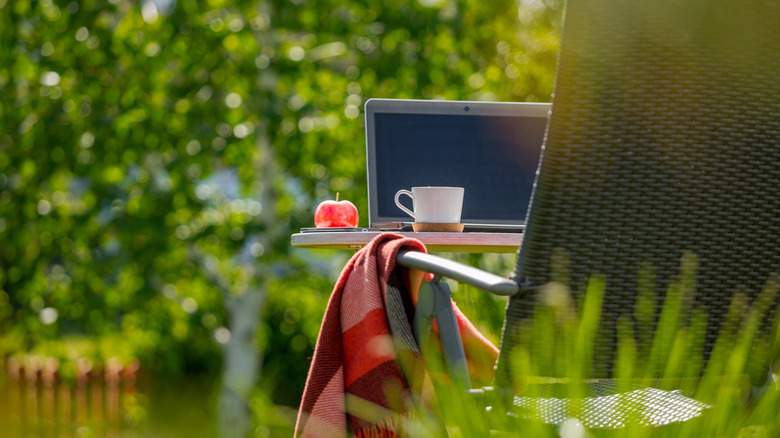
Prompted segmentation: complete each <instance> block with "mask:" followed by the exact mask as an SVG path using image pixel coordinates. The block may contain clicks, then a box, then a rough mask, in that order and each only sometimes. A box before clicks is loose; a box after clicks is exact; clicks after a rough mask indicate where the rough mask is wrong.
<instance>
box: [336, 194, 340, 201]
mask: <svg viewBox="0 0 780 438" xmlns="http://www.w3.org/2000/svg"><path fill="white" fill-rule="evenodd" d="M336 202H339V192H336Z"/></svg>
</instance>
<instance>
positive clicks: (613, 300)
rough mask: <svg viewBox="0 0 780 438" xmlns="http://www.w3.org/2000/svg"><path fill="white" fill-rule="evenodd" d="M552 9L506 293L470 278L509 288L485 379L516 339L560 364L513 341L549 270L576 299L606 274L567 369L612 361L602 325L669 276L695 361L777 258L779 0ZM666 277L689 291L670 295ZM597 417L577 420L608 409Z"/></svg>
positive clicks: (758, 374)
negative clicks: (691, 324) (553, 74)
mask: <svg viewBox="0 0 780 438" xmlns="http://www.w3.org/2000/svg"><path fill="white" fill-rule="evenodd" d="M564 23H565V25H564V32H563V39H562V47H561V52H560V58H559V65H558V73H557V78H556V85H555V94H554V97H553V106H552V113H551V116H550V119H549V123H548V130H547V136H546V140H545V145H544V151H543V157H542V161H541V164H540V167H539V172H538V175H537V180H536V184H535V189H534V196H533V199H532V201H531V207H530V210H529V215H528V218H527V229H526V231H525V235H524V237H523V243H522V247H521V248H520V250H519V253H518V257H517V267H516V270H515V272H514V273H513V275H512V280H513V281H514V282H515V283H516V284H517V285H518V287H519V293H516V294H513V292H511V288H512V287H511V286H510V285H507V284H506V283H503V282H501V281H499V280H496V279H494V278H493V279H491V278H488V277H483V280H481V283H480V284H481V287H483V288H485V289H490V288H491V287H493V286H494V285H499V286H496V287H498V288H499V289H502V290H503V292H501V293H506V294H513V295H512V297H511V298H510V300H509V304H508V306H507V311H506V317H505V323H504V328H503V334H502V341H501V355H500V357H499V360H498V363H497V367H496V387H498V388H511V387H512V385H513V383H515V385H516V381H517V376H513V375H512V367H511V366H510V363H511V362H512V355H513V353H514V352H516V351H518V350H517V349H518V348H524V349H525V350H526V352H527V353H528V354H530V355H531V356H532V357H534V358H536V359H537V363H538V364H539V366H538V367H537V368H536V369H535V371H540V370H541V371H545V372H547V374H546V376H547V377H552V378H556V377H563V376H562V375H561V374H562V373H564V371H562V370H564V369H565V366H566V364H565V363H563V364H562V363H561V358H558V357H555V356H553V355H550V354H547V353H546V352H545V349H546V348H548V347H549V345H550V344H548V343H544V342H542V343H538V344H537V345H528V342H529V341H528V337H527V332H528V328H529V327H533V325H534V323H535V322H534V321H535V316H538V315H537V313H538V312H537V311H536V310H535V309H537V307H538V301H539V297H540V294H542V293H544V290H545V285H548V284H549V283H550V282H551V281H553V280H565V283H568V286H569V290H570V291H571V294H572V296H573V301H574V302H578V301H580V299H581V297H582V294H583V291H584V290H585V288H586V286H587V284H588V281H589V279H590V278H592V276H593V275H598V276H599V278H603V280H604V282H605V285H606V286H605V287H606V289H605V293H604V296H603V303H602V305H601V321H600V323H599V325H598V328H597V329H595V330H596V336H595V341H594V344H593V348H592V350H593V358H592V367H590V369H588V370H586V372H585V375H584V376H583V377H587V378H591V379H598V378H608V377H613V376H614V375H615V373H614V372H613V371H614V368H615V364H616V357H617V350H618V348H617V346H618V337H619V335H618V331H619V330H618V329H617V328H616V327H618V326H619V325H620V324H621V321H624V322H625V321H627V322H628V323H630V324H631V325H633V324H637V325H639V324H640V323H642V322H643V321H642V319H643V318H644V319H646V321H644V322H647V323H649V325H650V326H651V327H653V326H654V325H655V324H657V323H658V321H659V318H662V316H661V309H662V307H663V304H664V300H665V299H666V300H667V301H668V300H669V299H668V298H664V297H665V296H666V291H667V290H668V289H669V288H670V287H671V288H672V290H677V291H678V292H677V295H675V297H676V298H675V299H679V300H680V303H681V304H680V306H682V307H684V308H685V309H688V310H691V311H692V313H693V314H696V311H698V312H699V316H704V318H700V321H703V326H702V331H703V341H702V342H703V344H702V345H701V346H700V347H701V348H700V350H699V351H701V367H704V366H705V365H706V363H707V361H708V360H709V358H710V355H711V354H713V348H714V347H715V344H716V339H717V337H718V334H719V333H721V332H722V330H724V329H731V328H730V327H729V322H728V321H727V320H728V318H727V315H728V314H729V306H730V305H732V297H733V296H734V292H735V291H739V292H740V295H739V296H740V297H741V298H740V299H742V301H740V303H742V304H744V305H746V306H747V305H753V304H754V303H757V305H760V306H763V308H762V310H763V311H765V313H767V314H774V313H775V311H776V308H777V299H776V298H775V297H773V296H764V298H762V300H763V301H761V300H759V298H758V297H759V294H760V293H761V291H762V289H763V288H764V287H765V285H766V284H767V281H768V280H769V279H770V277H771V276H772V275H774V274H776V273H777V272H778V271H779V270H780V3H778V2H774V1H768V0H757V1H751V2H731V1H696V0H685V1H683V0H570V1H569V2H568V4H567V7H566V13H565V21H564ZM418 256H419V255H412V254H404V255H403V256H402V257H401V258H400V259H399V262H400V263H401V264H405V265H407V266H413V267H416V268H418V269H427V270H429V271H432V272H436V273H439V274H441V275H444V276H450V277H456V278H457V279H458V281H466V282H468V281H469V280H468V279H467V278H465V277H469V274H468V273H467V272H466V271H469V272H471V271H470V270H465V268H461V267H457V266H455V265H452V264H450V263H445V264H444V265H443V266H445V267H443V268H442V267H438V268H437V267H436V266H437V264H439V262H440V261H439V260H437V259H436V258H435V257H418ZM555 260H558V261H562V262H560V263H557V262H555ZM681 260H682V261H683V265H685V264H689V265H690V264H695V265H696V268H695V276H691V275H687V276H686V274H685V273H684V272H683V271H685V270H684V269H683V271H681ZM480 275H483V274H478V275H477V276H480ZM484 278H488V279H487V280H484ZM686 278H687V280H686ZM681 281H682V282H683V283H685V281H688V283H689V284H688V285H687V286H686V285H685V284H683V285H682V286H680V282H681ZM488 283H490V284H488ZM675 285H677V286H680V287H682V288H683V289H685V288H686V287H688V289H690V290H691V291H693V290H695V292H691V294H690V296H683V295H685V294H684V293H680V292H679V290H680V287H678V288H676V289H675ZM653 290H654V291H656V292H655V294H653V293H649V294H647V293H646V292H647V291H653ZM507 291H508V292H507ZM643 291H644V292H643ZM643 293H645V295H644V296H643V295H642V294H643ZM681 294H682V295H681ZM670 296H672V295H670ZM681 297H682V298H681ZM643 300H644V301H643ZM759 301H760V302H759ZM642 306H644V307H643V309H644V313H643V310H642V309H640V307H642ZM648 309H649V311H648ZM733 309H734V308H732V311H733ZM634 310H637V312H635V311H634ZM643 315H644V316H643ZM621 318H622V319H621ZM771 322H772V321H771V320H770V318H769V317H766V318H763V320H762V321H761V323H760V324H759V325H758V329H757V330H758V336H768V335H769V332H770V330H771V328H772V325H771ZM672 335H673V333H672V334H670V336H672ZM554 336H556V335H555V333H551V334H550V339H551V342H554V341H553V339H554ZM656 338H657V336H656V334H655V333H653V332H652V331H651V332H650V333H649V334H647V333H645V335H644V337H643V335H642V333H639V332H637V333H636V337H635V340H634V341H635V342H636V345H637V351H638V355H639V357H640V358H642V357H644V358H645V359H647V360H649V361H650V362H652V358H650V359H648V357H649V356H652V355H656V356H658V355H666V354H670V351H669V350H670V349H671V348H672V344H673V339H666V340H664V339H661V340H660V342H659V341H656V344H655V347H651V344H652V343H653V340H654V339H656ZM651 348H660V350H658V351H649V350H650V349H651ZM765 356H766V355H763V356H762V357H761V358H759V359H756V360H757V361H758V362H759V363H758V364H757V365H756V366H754V367H753V368H752V369H753V370H754V371H755V372H753V373H752V375H751V378H752V380H753V382H754V383H755V384H761V383H762V379H764V378H765V376H766V370H767V367H768V361H769V359H768V358H767V357H765ZM640 360H641V359H640ZM648 366H652V364H650V365H648ZM695 371H701V368H699V369H697V370H695ZM686 373H687V374H686ZM690 373H691V369H690V367H689V368H687V369H686V370H685V371H684V372H682V371H681V374H686V375H690ZM659 374H660V373H654V372H653V370H649V371H648V372H647V374H646V375H647V376H651V377H657V376H658V375H659ZM610 385H611V384H607V385H606V386H607V388H606V389H605V385H604V384H598V385H592V386H591V389H592V390H593V392H591V394H590V395H591V396H593V397H596V398H598V397H599V396H606V394H607V393H609V391H610V390H611V389H614V388H613V386H614V385H612V386H610ZM552 397H555V396H552ZM602 399H603V397H602ZM519 404H521V403H520V402H518V401H517V400H516V401H515V405H519ZM594 409H595V410H598V407H596V408H594ZM683 417H685V415H683ZM599 421H600V420H599ZM599 421H595V420H594V422H591V423H587V424H588V425H590V426H593V427H600V426H604V425H607V424H606V423H609V421H611V420H604V421H602V422H599Z"/></svg>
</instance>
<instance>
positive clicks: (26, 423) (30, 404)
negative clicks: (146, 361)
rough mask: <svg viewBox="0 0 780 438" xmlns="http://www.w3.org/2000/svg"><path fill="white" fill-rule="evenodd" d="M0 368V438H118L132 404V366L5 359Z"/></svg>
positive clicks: (110, 362)
mask: <svg viewBox="0 0 780 438" xmlns="http://www.w3.org/2000/svg"><path fill="white" fill-rule="evenodd" d="M74 365H75V370H74V369H73V368H74ZM64 367H67V368H68V370H67V371H68V372H63V371H65V370H64V369H63V368H64ZM5 368H6V371H7V372H6V373H4V374H5V375H4V378H3V379H2V380H3V381H2V382H0V385H1V386H0V388H3V387H4V388H3V389H4V391H3V392H4V393H5V395H6V397H5V401H4V402H3V403H4V404H5V406H2V407H0V430H2V431H4V432H0V435H2V436H8V437H16V436H19V437H46V438H48V437H56V438H60V437H82V436H90V437H119V436H120V433H121V431H122V430H123V428H124V427H125V426H126V425H128V424H127V423H128V418H131V417H132V416H128V415H127V414H128V410H129V409H132V406H134V405H135V404H136V403H137V397H136V396H137V394H136V383H137V376H138V368H139V366H138V363H137V362H134V363H131V364H129V365H128V364H123V363H122V362H121V361H120V360H118V359H109V360H108V361H106V362H105V363H93V362H91V361H90V360H89V359H86V358H82V359H79V360H78V361H76V362H75V364H74V363H67V364H64V365H63V364H61V363H60V361H59V360H57V359H56V358H40V357H26V358H23V359H18V358H9V359H8V360H7V361H6V367H5Z"/></svg>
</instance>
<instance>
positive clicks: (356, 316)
mask: <svg viewBox="0 0 780 438" xmlns="http://www.w3.org/2000/svg"><path fill="white" fill-rule="evenodd" d="M401 249H413V250H417V251H422V252H425V251H426V250H425V246H424V245H423V244H422V242H420V241H419V240H417V239H412V238H407V237H403V236H401V235H398V234H392V233H384V234H381V235H379V236H377V237H376V238H375V239H374V240H373V241H371V242H370V243H369V244H368V245H367V246H366V247H365V248H363V249H362V250H360V251H358V252H357V253H356V254H355V255H354V256H353V257H352V258H351V259H350V261H349V262H348V263H347V265H346V267H345V268H344V270H343V271H342V273H341V275H340V276H339V279H338V281H337V282H336V286H335V288H334V291H333V294H332V295H331V298H330V301H329V303H328V307H327V309H326V311H325V317H324V319H323V322H322V328H321V330H320V334H319V338H318V339H317V345H316V347H315V350H314V357H313V359H312V364H311V368H310V370H309V375H308V377H307V380H306V388H305V390H304V393H303V399H302V400H301V407H300V410H299V412H298V421H297V424H296V436H304V437H331V436H333V437H345V436H347V435H348V434H349V435H354V436H358V437H361V436H366V437H373V436H406V435H407V433H408V431H409V430H410V429H411V428H410V427H409V424H408V421H409V420H410V419H411V418H413V416H414V412H415V410H416V409H419V408H423V409H425V410H427V411H433V410H435V400H434V399H435V397H434V393H433V389H432V386H431V383H430V379H429V378H428V376H427V374H426V373H425V370H424V367H423V364H422V360H421V357H420V353H419V350H418V348H417V345H416V342H415V340H414V337H413V335H412V329H411V323H410V321H411V320H412V317H413V312H414V303H416V301H417V300H416V297H417V293H418V292H419V286H420V281H421V280H422V277H423V275H422V273H419V272H413V271H408V270H406V269H400V268H399V269H395V268H396V265H395V258H396V255H397V254H398V251H399V250H401ZM455 313H456V316H457V319H458V325H459V327H460V331H461V335H462V337H463V341H464V346H465V348H466V355H467V359H468V361H469V366H470V370H471V371H472V372H476V373H477V376H475V377H476V379H475V380H477V381H478V380H480V379H479V377H483V380H489V379H484V377H485V375H486V374H490V373H492V364H493V362H494V361H495V359H496V356H497V354H498V350H497V349H496V348H495V347H494V346H493V345H492V344H491V343H490V342H489V341H488V340H487V339H485V338H484V337H483V336H482V335H481V334H480V333H479V332H478V331H477V330H476V329H475V328H474V326H473V325H472V324H471V323H470V322H469V321H468V320H467V319H466V317H465V316H463V314H462V313H461V312H460V310H458V309H457V307H455ZM480 374H481V376H480Z"/></svg>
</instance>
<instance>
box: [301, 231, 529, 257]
mask: <svg viewBox="0 0 780 438" xmlns="http://www.w3.org/2000/svg"><path fill="white" fill-rule="evenodd" d="M380 233H381V232H380V231H347V232H335V231H321V232H320V231H312V232H306V233H296V234H293V235H292V238H291V241H292V246H294V247H299V248H320V249H351V250H357V249H360V248H362V247H364V246H366V244H368V242H370V241H371V240H372V239H373V238H374V237H376V236H377V235H379V234H380ZM394 233H396V234H401V235H403V236H408V237H414V238H415V239H418V240H420V241H421V242H422V243H424V244H425V247H426V248H427V249H428V251H429V252H462V253H513V252H516V251H517V249H518V248H519V247H520V243H521V242H522V241H523V234H522V233H415V232H411V231H403V232H398V231H394Z"/></svg>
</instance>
